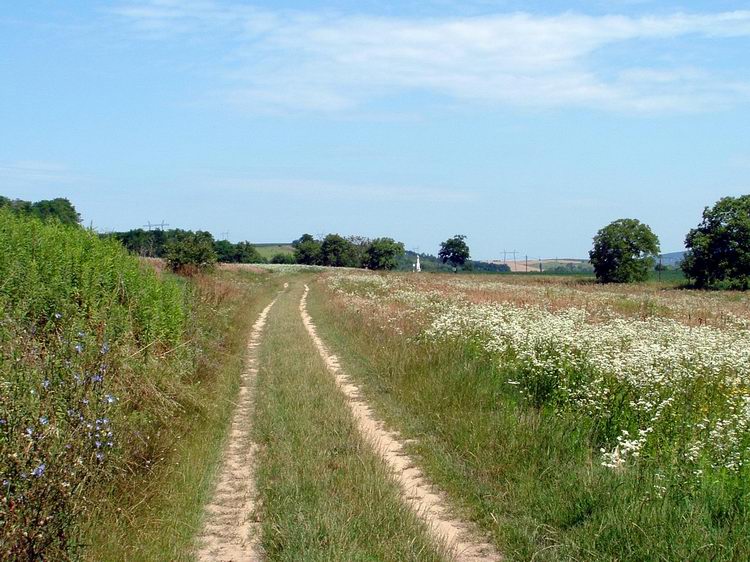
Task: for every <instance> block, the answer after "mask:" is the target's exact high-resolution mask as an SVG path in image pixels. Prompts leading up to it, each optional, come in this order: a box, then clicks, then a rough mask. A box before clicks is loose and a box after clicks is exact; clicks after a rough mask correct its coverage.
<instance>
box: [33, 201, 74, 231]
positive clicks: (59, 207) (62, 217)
mask: <svg viewBox="0 0 750 562" xmlns="http://www.w3.org/2000/svg"><path fill="white" fill-rule="evenodd" d="M31 214H32V215H33V216H35V217H38V218H40V219H42V220H47V219H49V218H55V219H57V220H59V221H60V222H61V223H63V224H71V225H76V224H78V223H79V222H81V215H79V214H78V212H77V211H76V209H75V207H73V205H72V204H71V202H70V201H68V200H67V199H63V198H62V197H58V198H56V199H52V200H42V201H37V202H36V203H33V204H32V205H31Z"/></svg>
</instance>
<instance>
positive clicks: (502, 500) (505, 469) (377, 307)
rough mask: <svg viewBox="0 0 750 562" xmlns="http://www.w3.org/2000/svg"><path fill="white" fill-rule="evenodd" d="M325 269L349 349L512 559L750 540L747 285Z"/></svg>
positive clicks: (324, 300)
mask: <svg viewBox="0 0 750 562" xmlns="http://www.w3.org/2000/svg"><path fill="white" fill-rule="evenodd" d="M321 285H322V286H321V290H323V291H324V294H325V296H319V297H318V298H317V299H316V300H315V306H316V308H314V309H313V311H314V312H315V311H316V309H317V317H318V318H319V319H320V321H319V323H320V325H321V329H322V330H323V333H324V334H325V335H326V336H327V337H328V338H329V339H330V340H332V341H335V342H336V345H335V346H334V347H337V351H338V352H339V354H340V355H341V356H343V357H349V358H350V359H349V362H348V363H346V362H345V367H346V368H347V369H348V370H349V371H350V372H352V373H355V376H357V377H358V378H359V380H361V381H362V382H363V384H364V385H365V387H366V390H365V392H366V393H367V396H368V398H369V399H370V400H372V401H373V402H375V403H376V404H377V405H378V408H379V412H380V413H381V414H382V415H383V416H384V417H385V418H386V419H388V420H389V422H390V423H391V424H393V425H394V426H395V427H397V428H398V429H399V430H401V431H403V432H404V433H405V435H406V436H407V437H409V438H414V439H416V440H417V444H416V445H415V446H414V447H415V454H417V455H418V456H419V457H420V458H421V459H422V462H423V463H424V464H425V465H426V466H427V467H428V469H427V471H428V474H429V475H430V477H431V478H432V479H433V480H434V481H435V482H436V483H438V485H440V486H442V487H443V488H444V489H447V490H449V491H450V493H451V495H452V497H453V498H454V500H455V502H456V503H457V504H459V505H461V506H462V507H463V509H464V510H465V511H466V513H467V515H468V517H470V518H471V519H474V520H476V521H479V522H480V523H481V525H482V527H483V528H484V529H485V530H486V532H488V533H489V534H491V536H493V538H494V539H495V541H496V544H497V545H498V547H499V549H500V550H501V551H502V552H503V553H504V554H506V555H508V556H509V557H510V558H511V559H532V558H533V559H536V560H540V559H549V560H559V559H586V560H590V559H601V560H605V559H638V560H643V559H721V560H739V559H746V558H747V557H748V556H750V541H748V539H747V536H748V535H747V531H748V527H749V526H748V515H747V508H746V506H747V501H748V492H749V491H750V490H749V489H748V485H747V481H748V460H749V455H750V449H749V448H748V447H749V446H750V439H749V438H750V431H749V429H750V427H749V426H748V424H749V423H750V386H748V383H749V382H750V367H749V366H750V361H749V360H750V324H749V323H748V321H749V320H750V299H748V297H747V296H746V295H745V294H743V293H732V292H698V291H688V290H682V289H679V288H677V286H676V285H674V284H669V283H663V284H658V283H649V284H644V285H632V286H625V285H624V286H600V285H595V284H593V283H590V282H588V281H586V280H581V279H570V278H551V277H542V276H539V277H535V278H531V277H529V278H522V277H521V276H512V277H511V276H507V277H506V276H503V277H486V276H484V277H483V276H445V275H420V276H416V275H399V274H389V275H378V274H364V273H351V272H350V273H336V274H329V275H327V276H325V280H324V281H321ZM332 318H335V319H336V321H332V320H331V319H332Z"/></svg>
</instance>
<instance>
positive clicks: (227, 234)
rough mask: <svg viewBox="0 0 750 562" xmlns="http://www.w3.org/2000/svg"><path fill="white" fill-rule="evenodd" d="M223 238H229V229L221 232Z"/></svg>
mask: <svg viewBox="0 0 750 562" xmlns="http://www.w3.org/2000/svg"><path fill="white" fill-rule="evenodd" d="M220 234H221V239H222V240H229V231H228V230H225V231H224V232H222V233H220Z"/></svg>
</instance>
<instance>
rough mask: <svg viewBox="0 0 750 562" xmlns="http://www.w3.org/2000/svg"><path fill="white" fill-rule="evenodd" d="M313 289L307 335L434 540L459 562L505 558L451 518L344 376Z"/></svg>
mask: <svg viewBox="0 0 750 562" xmlns="http://www.w3.org/2000/svg"><path fill="white" fill-rule="evenodd" d="M309 290H310V289H309V287H308V286H307V285H305V291H304V293H303V295H302V299H301V300H300V304H299V309H300V313H301V315H302V321H303V323H304V325H305V328H307V332H308V334H309V335H310V337H311V338H312V340H313V342H314V343H315V347H316V348H317V350H318V353H319V354H320V356H321V357H322V359H323V360H324V361H325V363H326V366H327V368H328V370H329V371H330V373H331V374H332V375H333V376H334V378H335V380H336V384H337V386H338V388H339V389H340V390H341V392H342V393H343V394H344V395H345V396H346V398H347V401H348V404H349V408H350V410H351V413H352V416H353V417H354V419H355V421H356V424H357V427H358V428H359V431H360V432H361V433H362V435H363V436H364V438H365V439H366V440H367V442H368V443H369V444H370V445H371V446H372V447H373V448H374V449H375V451H376V452H377V453H378V454H379V455H380V457H381V458H382V459H383V460H384V461H385V463H386V464H387V465H388V467H389V468H390V469H391V470H392V471H393V474H394V475H395V477H396V479H397V481H398V484H399V485H400V487H401V492H402V496H403V498H404V501H405V502H406V503H407V504H408V505H409V507H411V509H412V510H413V511H414V512H415V513H416V514H417V516H418V517H419V518H420V519H422V521H424V523H425V524H426V525H427V528H428V529H429V531H430V533H431V535H432V538H433V540H434V541H435V542H436V543H437V544H444V545H445V546H446V547H447V550H448V551H449V552H450V553H451V554H452V555H453V559H454V560H456V562H479V561H496V560H501V559H502V557H501V556H500V554H499V553H498V552H497V551H496V550H495V548H494V546H492V545H490V544H489V543H486V542H482V541H479V540H476V539H475V537H474V533H473V530H472V528H471V527H470V526H469V524H468V523H466V522H464V521H461V520H459V519H455V518H453V517H451V513H450V510H449V508H448V506H447V505H446V503H445V501H444V500H443V498H442V497H441V494H439V493H436V492H435V491H433V486H432V485H431V484H430V483H429V482H427V480H426V479H425V478H424V477H423V476H422V473H421V471H420V470H419V469H418V468H417V467H416V466H415V464H414V462H413V461H412V459H411V458H410V457H409V456H408V455H407V454H406V452H405V449H404V444H403V443H402V442H401V441H400V440H399V438H398V436H397V435H396V434H394V433H391V432H389V431H387V430H386V429H385V428H384V426H383V424H382V422H380V421H378V420H377V418H376V417H375V415H374V413H373V411H372V409H371V408H370V407H369V406H368V405H367V403H366V402H365V401H364V400H363V399H362V398H361V394H360V391H359V388H358V387H357V386H356V385H355V384H354V383H352V381H351V380H350V379H349V377H347V376H346V374H344V372H343V371H342V370H341V367H340V365H339V361H338V359H337V358H336V356H335V355H333V354H332V353H331V352H330V351H329V350H328V348H327V347H326V345H325V344H324V343H323V341H322V340H321V338H320V336H318V333H317V330H316V327H315V324H314V323H313V321H312V318H311V317H310V314H309V313H308V312H307V295H308V292H309Z"/></svg>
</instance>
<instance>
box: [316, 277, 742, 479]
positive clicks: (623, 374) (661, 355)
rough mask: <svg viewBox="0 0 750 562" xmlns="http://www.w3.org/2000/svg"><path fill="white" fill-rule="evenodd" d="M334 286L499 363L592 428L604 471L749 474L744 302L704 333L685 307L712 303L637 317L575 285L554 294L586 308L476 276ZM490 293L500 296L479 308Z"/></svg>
mask: <svg viewBox="0 0 750 562" xmlns="http://www.w3.org/2000/svg"><path fill="white" fill-rule="evenodd" d="M328 285H329V287H330V288H331V289H332V290H333V291H335V292H336V293H337V294H339V295H341V296H342V297H343V298H345V299H346V300H347V301H348V302H353V303H356V306H357V307H358V308H360V309H362V308H364V307H368V310H369V311H371V312H372V313H373V314H374V315H376V317H377V315H378V314H383V311H387V312H386V313H387V314H393V313H392V312H390V311H391V308H390V306H391V305H393V304H394V303H396V304H398V305H399V306H400V310H399V312H398V313H396V315H397V316H399V317H403V316H405V315H406V316H411V317H412V318H414V319H415V322H416V323H417V324H418V325H419V328H420V330H421V337H422V338H423V340H425V341H427V342H434V343H438V344H440V343H442V342H465V343H466V344H467V345H471V346H472V349H476V350H479V352H481V353H484V354H486V355H487V356H488V357H491V358H492V359H493V361H494V362H495V364H496V365H497V367H498V369H501V370H502V372H504V373H507V374H508V375H507V386H508V392H512V393H515V394H516V395H518V396H520V397H522V398H523V399H524V400H525V401H527V402H528V403H529V404H530V405H532V406H534V407H536V408H543V409H548V410H549V411H550V412H552V413H553V414H554V415H560V416H566V417H568V418H572V419H574V420H577V423H578V424H579V425H580V426H581V427H586V428H588V431H589V432H590V434H591V439H592V445H594V447H595V450H597V451H599V454H600V463H601V464H602V465H603V466H606V467H609V468H612V469H621V468H625V467H626V466H627V465H628V464H632V463H635V462H655V463H662V462H673V460H674V459H675V458H677V459H679V461H678V465H679V466H680V467H681V469H682V470H681V472H684V473H686V474H690V475H691V477H692V478H693V479H694V480H699V479H701V478H703V477H705V476H706V475H707V474H708V473H711V474H715V475H716V474H729V475H734V477H735V478H742V477H743V475H744V474H745V473H746V471H747V469H748V463H749V462H750V327H749V326H748V324H747V322H746V320H745V319H744V318H743V317H742V316H740V315H738V314H737V311H738V310H739V309H738V308H737V306H736V302H732V305H731V306H733V307H734V308H733V309H732V310H733V311H734V312H728V311H726V310H725V311H723V312H722V311H718V312H717V313H715V314H714V316H713V318H714V319H716V318H720V317H721V318H724V321H722V322H718V321H716V322H713V323H711V324H706V323H703V324H700V325H696V324H695V323H692V322H690V321H689V319H688V318H687V317H686V316H684V315H683V314H682V313H681V312H680V307H681V306H683V304H684V303H690V302H693V301H696V300H700V299H704V298H713V297H705V296H704V295H702V294H697V295H693V294H687V295H683V294H680V295H678V296H676V297H675V300H676V304H675V303H674V302H667V301H668V298H667V297H665V296H662V295H660V296H658V299H659V301H660V302H661V301H664V302H663V310H664V315H659V314H651V315H646V316H643V315H638V316H637V317H633V316H632V315H630V314H628V313H620V312H618V311H617V310H615V309H614V307H612V306H611V304H612V302H613V299H615V296H614V295H615V294H614V293H611V292H603V293H602V294H598V295H597V294H596V293H592V292H591V291H590V290H588V289H587V290H586V291H581V292H585V293H586V294H585V295H584V296H582V295H580V294H576V289H575V288H571V287H567V286H563V287H554V288H553V292H554V291H564V292H566V293H572V294H573V296H572V297H571V296H570V295H568V296H567V297H566V298H567V302H580V303H585V305H586V306H585V307H578V306H567V307H565V306H554V307H551V306H549V304H550V303H549V302H547V301H545V299H544V297H543V296H539V295H537V297H536V298H535V300H534V301H533V302H529V301H531V299H529V298H528V296H529V294H530V293H531V292H542V293H545V292H549V291H550V288H549V287H544V286H534V285H530V286H529V287H524V286H520V285H518V284H507V285H503V284H502V283H497V282H486V281H478V280H476V279H470V278H469V279H467V278H461V279H448V280H446V278H445V277H441V278H436V279H427V280H426V281H425V280H423V279H413V278H409V277H408V276H389V277H385V276H371V275H362V274H358V275H356V276H355V275H348V274H345V273H342V274H339V275H337V276H333V277H330V278H329V279H328ZM488 286H491V288H492V295H491V296H490V297H488V296H487V295H486V294H485V295H484V297H485V298H482V299H476V298H475V295H474V294H473V292H474V291H477V290H478V287H480V288H481V290H484V291H486V290H487V289H488ZM519 293H521V294H523V295H525V300H524V299H522V298H520V297H519ZM592 294H594V295H595V296H594V297H592V296H591V295H592ZM558 296H559V295H553V296H552V297H551V299H555V298H558ZM617 298H622V295H618V296H617ZM627 298H631V299H637V298H639V297H638V296H637V295H636V296H631V297H627ZM715 302H718V301H715ZM597 303H598V304H597ZM685 306H687V305H685ZM678 318H679V319H678ZM381 324H382V325H387V322H382V321H381ZM719 326H721V327H719Z"/></svg>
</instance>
